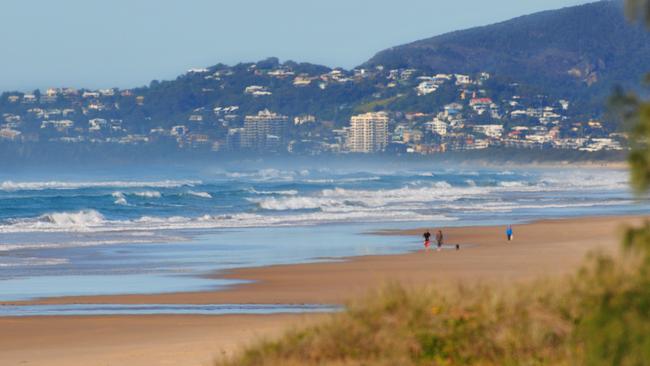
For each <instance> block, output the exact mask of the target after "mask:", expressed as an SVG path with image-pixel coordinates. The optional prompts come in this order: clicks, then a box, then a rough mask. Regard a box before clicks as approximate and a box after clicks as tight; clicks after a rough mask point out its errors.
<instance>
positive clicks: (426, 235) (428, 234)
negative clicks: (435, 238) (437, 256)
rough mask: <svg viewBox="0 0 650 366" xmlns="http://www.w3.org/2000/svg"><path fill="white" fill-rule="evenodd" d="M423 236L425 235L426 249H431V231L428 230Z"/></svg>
mask: <svg viewBox="0 0 650 366" xmlns="http://www.w3.org/2000/svg"><path fill="white" fill-rule="evenodd" d="M422 236H423V237H424V249H425V250H426V251H429V247H430V246H431V233H430V232H429V230H427V231H425V232H424V234H423V235H422Z"/></svg>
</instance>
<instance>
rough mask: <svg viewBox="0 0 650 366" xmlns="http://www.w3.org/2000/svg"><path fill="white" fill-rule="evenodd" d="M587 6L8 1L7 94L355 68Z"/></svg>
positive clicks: (505, 1)
mask: <svg viewBox="0 0 650 366" xmlns="http://www.w3.org/2000/svg"><path fill="white" fill-rule="evenodd" d="M586 2H589V1H585V0H544V1H541V0H490V1H486V0H327V1H316V0H56V1H54V0H28V1H24V0H2V1H1V2H0V47H1V49H2V52H0V90H10V89H20V90H27V89H32V88H37V87H39V88H46V87H50V86H74V87H113V86H116V87H132V86H139V85H144V84H148V82H149V81H150V80H152V79H169V78H174V77H175V76H177V75H178V74H180V73H183V72H184V71H185V70H187V69H188V68H191V67H202V66H209V65H214V64H216V63H219V62H223V63H227V64H234V63H237V62H240V61H256V60H260V59H262V58H266V57H269V56H277V57H279V58H280V59H281V60H283V61H284V60H287V59H292V60H296V61H309V62H314V63H320V64H325V65H328V66H332V67H333V66H343V67H346V68H349V67H353V66H356V65H358V64H360V63H362V62H364V61H365V60H367V59H368V58H370V57H371V56H372V55H374V54H375V53H376V52H377V51H380V50H382V49H384V48H388V47H391V46H395V45H399V44H402V43H406V42H410V41H414V40H417V39H421V38H426V37H430V36H434V35H437V34H441V33H444V32H448V31H451V30H457V29H463V28H467V27H471V26H477V25H484V24H489V23H493V22H496V21H501V20H506V19H509V18H512V17H515V16H518V15H524V14H528V13H532V12H536V11H539V10H546V9H553V8H560V7H564V6H570V5H576V4H581V3H586Z"/></svg>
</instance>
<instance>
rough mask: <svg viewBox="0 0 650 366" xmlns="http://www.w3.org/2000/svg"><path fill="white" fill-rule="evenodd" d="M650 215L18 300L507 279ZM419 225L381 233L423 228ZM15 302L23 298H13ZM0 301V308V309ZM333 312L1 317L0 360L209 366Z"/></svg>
mask: <svg viewBox="0 0 650 366" xmlns="http://www.w3.org/2000/svg"><path fill="white" fill-rule="evenodd" d="M648 219H650V216H618V217H617V216H614V217H611V216H609V217H586V218H585V217H582V218H573V219H557V220H541V221H535V222H532V223H528V224H522V225H517V226H515V227H514V230H515V241H514V242H510V243H508V242H506V241H505V238H504V237H505V234H504V233H503V230H504V228H503V227H495V226H481V227H455V228H448V229H445V228H443V231H444V233H445V236H446V237H447V238H448V240H449V241H450V242H459V243H460V244H461V245H463V244H465V245H472V246H471V247H462V246H461V250H460V251H456V250H446V251H441V252H436V251H432V252H429V253H424V252H423V251H422V250H421V248H420V246H419V245H418V246H417V247H414V248H413V249H415V250H417V251H416V252H413V253H406V254H397V255H383V256H364V257H351V258H346V259H344V260H337V261H334V262H320V263H308V264H292V265H276V266H269V267H257V268H241V269H236V270H231V271H228V272H219V273H213V274H212V277H213V278H237V279H249V280H252V281H255V282H252V283H248V284H242V285H237V286H234V287H232V288H229V289H226V290H221V291H212V292H209V291H208V292H188V293H174V294H158V295H120V296H115V295H107V296H86V297H65V298H49V299H43V300H39V301H31V302H22V304H70V303H81V304H84V303H85V304H107V303H113V304H153V303H157V304H225V303H249V304H278V303H311V304H314V303H321V304H344V303H346V302H348V301H354V300H355V299H358V298H359V297H360V296H364V295H366V294H368V293H369V292H370V291H372V290H373V289H375V288H377V287H379V286H382V285H384V284H386V283H399V284H401V285H403V286H405V287H413V286H417V287H419V286H428V287H435V288H436V289H439V290H441V291H444V290H445V289H448V288H451V287H455V286H458V285H459V284H468V285H475V284H495V285H506V286H510V285H514V284H519V283H530V282H531V281H535V280H539V279H544V278H548V279H561V278H563V277H564V276H566V275H568V274H571V273H575V271H576V270H577V269H578V268H579V267H580V266H581V265H582V264H583V263H584V258H585V256H586V255H587V254H588V253H590V252H593V251H604V252H609V253H617V251H618V250H619V248H620V247H621V245H620V234H621V233H622V229H623V228H624V227H625V226H626V225H638V224H640V223H641V222H643V221H645V220H648ZM421 233H422V232H421V229H409V230H401V231H390V232H383V233H382V234H384V235H414V236H415V235H417V238H418V240H419V237H420V235H421ZM14 304H21V303H20V302H19V303H14ZM1 309H2V308H1V306H0V311H1ZM332 316H334V315H332V314H273V315H208V316H205V315H119V316H114V315H99V316H37V317H1V316H0V364H2V365H18V364H27V365H38V366H40V365H43V366H45V365H47V366H85V365H89V364H105V365H132V366H148V365H173V366H176V365H178V366H180V365H183V366H186V365H189V366H199V365H209V364H210V362H212V361H213V360H215V359H216V358H220V357H227V356H228V355H232V354H233V353H234V352H236V351H237V350H239V349H241V347H242V346H245V345H250V344H252V343H254V342H255V341H258V340H260V339H273V338H276V337H279V336H280V335H281V334H283V333H284V332H286V331H287V330H290V329H295V328H300V327H305V326H308V325H310V324H314V323H315V322H319V321H321V320H324V319H328V318H329V317H332Z"/></svg>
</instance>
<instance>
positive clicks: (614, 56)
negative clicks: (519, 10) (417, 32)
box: [362, 0, 650, 95]
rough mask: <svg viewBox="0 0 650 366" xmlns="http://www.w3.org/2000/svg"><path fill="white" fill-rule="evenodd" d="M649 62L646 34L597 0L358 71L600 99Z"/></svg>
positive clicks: (415, 47) (398, 54)
mask: <svg viewBox="0 0 650 366" xmlns="http://www.w3.org/2000/svg"><path fill="white" fill-rule="evenodd" d="M648 64H650V33H649V32H647V31H646V29H644V28H643V27H641V26H640V25H636V24H631V23H629V22H628V21H627V20H626V18H625V15H624V11H623V2H622V1H619V0H613V1H608V0H606V1H600V2H595V3H589V4H584V5H578V6H573V7H566V8H562V9H558V10H547V11H543V12H539V13H534V14H530V15H524V16H520V17H517V18H513V19H510V20H507V21H504V22H499V23H495V24H491V25H486V26H480V27H474V28H469V29H465V30H459V31H454V32H450V33H445V34H442V35H438V36H434V37H430V38H425V39H421V40H418V41H415V42H411V43H407V44H404V45H400V46H395V47H391V48H389V49H386V50H383V51H380V52H379V53H377V54H376V55H375V56H373V57H372V58H371V59H370V60H368V61H367V62H366V63H364V64H363V65H362V66H363V67H372V66H377V65H383V66H384V67H388V68H417V69H423V70H428V71H431V72H457V73H474V72H479V71H487V72H491V73H494V74H495V75H497V76H501V77H508V78H512V79H514V80H520V81H522V82H526V83H530V84H531V85H536V86H540V87H543V88H545V89H547V90H553V91H556V92H561V91H562V89H566V88H572V87H578V88H580V89H581V90H578V92H579V93H594V94H597V95H603V94H604V93H605V92H609V91H610V90H611V87H612V86H613V85H614V84H621V85H622V86H625V87H631V86H634V85H637V84H638V82H639V80H641V77H642V75H643V73H644V72H645V71H647V70H646V68H647V65H648Z"/></svg>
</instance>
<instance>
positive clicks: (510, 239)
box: [506, 225, 513, 241]
mask: <svg viewBox="0 0 650 366" xmlns="http://www.w3.org/2000/svg"><path fill="white" fill-rule="evenodd" d="M512 235H513V232H512V225H508V227H507V228H506V236H507V237H508V241H512V239H513V236H512Z"/></svg>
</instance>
